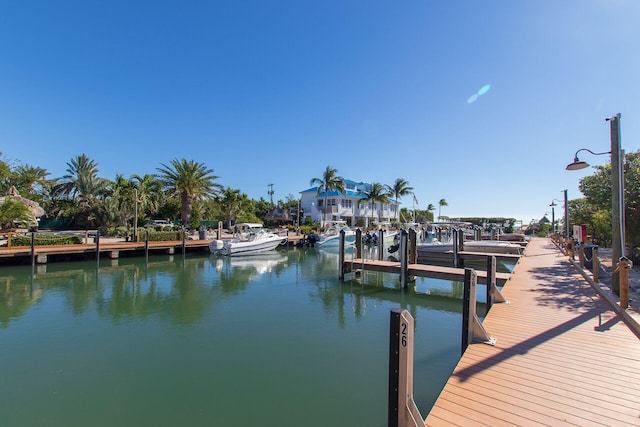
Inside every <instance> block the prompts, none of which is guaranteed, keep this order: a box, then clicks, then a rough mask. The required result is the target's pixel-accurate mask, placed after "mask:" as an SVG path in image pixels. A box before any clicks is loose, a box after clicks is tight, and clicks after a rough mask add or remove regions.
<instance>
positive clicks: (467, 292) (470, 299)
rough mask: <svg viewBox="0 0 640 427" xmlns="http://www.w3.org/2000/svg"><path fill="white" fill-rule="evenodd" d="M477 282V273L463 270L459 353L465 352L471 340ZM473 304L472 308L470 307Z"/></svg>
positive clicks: (468, 269)
mask: <svg viewBox="0 0 640 427" xmlns="http://www.w3.org/2000/svg"><path fill="white" fill-rule="evenodd" d="M477 281H478V277H477V273H476V272H475V270H473V269H471V268H465V269H464V294H463V299H462V348H461V350H462V351H461V353H460V354H464V352H465V351H466V350H467V347H469V344H471V341H472V340H473V332H472V330H473V326H472V324H471V322H472V318H473V312H474V311H475V310H474V309H475V305H476V300H475V295H476V293H475V291H476V283H477ZM472 294H473V295H472ZM471 304H473V307H471Z"/></svg>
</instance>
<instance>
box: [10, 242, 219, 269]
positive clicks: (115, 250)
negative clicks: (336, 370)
mask: <svg viewBox="0 0 640 427" xmlns="http://www.w3.org/2000/svg"><path fill="white" fill-rule="evenodd" d="M209 242H211V240H185V241H184V247H185V251H208V250H209ZM182 244H183V242H182V241H181V240H176V241H162V242H149V246H148V250H149V252H150V253H151V252H154V253H158V252H165V253H168V254H174V253H181V251H182ZM97 250H99V251H100V256H106V257H108V258H118V256H119V254H120V252H137V253H138V254H141V255H144V251H145V243H144V242H100V245H99V248H98V247H97V246H96V245H95V244H78V245H52V246H36V247H35V255H36V258H37V261H36V262H37V263H39V264H44V263H46V262H47V259H48V257H55V256H81V257H82V256H85V257H86V256H89V257H90V256H95V255H96V251H97ZM30 257H31V247H30V246H13V247H10V248H7V247H3V248H0V260H1V259H7V258H9V259H14V260H19V259H22V260H23V261H24V260H25V259H29V258H30Z"/></svg>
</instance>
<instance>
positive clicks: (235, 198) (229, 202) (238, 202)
mask: <svg viewBox="0 0 640 427" xmlns="http://www.w3.org/2000/svg"><path fill="white" fill-rule="evenodd" d="M219 201H220V208H221V209H222V211H223V212H224V216H225V219H226V220H227V228H228V229H229V230H231V221H233V220H234V219H236V218H237V217H238V216H239V215H240V214H241V213H242V207H243V204H244V197H243V194H242V193H240V190H234V189H233V188H230V187H227V188H225V189H224V191H223V192H222V195H221V196H220V198H219Z"/></svg>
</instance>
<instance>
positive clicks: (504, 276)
mask: <svg viewBox="0 0 640 427" xmlns="http://www.w3.org/2000/svg"><path fill="white" fill-rule="evenodd" d="M400 268H401V267H400V263H399V262H393V261H374V260H366V259H362V258H356V259H351V260H345V261H344V272H345V273H351V272H355V271H358V270H366V271H378V272H381V273H395V274H400ZM408 273H409V275H410V276H418V277H431V278H434V279H443V280H454V281H456V280H457V281H462V279H464V268H453V267H442V266H437V265H426V264H409V266H408ZM477 273H478V283H486V280H487V272H486V271H481V270H478V271H477ZM510 276H511V275H510V273H496V280H497V281H498V283H501V282H502V283H504V282H506V281H507V280H509V277H510Z"/></svg>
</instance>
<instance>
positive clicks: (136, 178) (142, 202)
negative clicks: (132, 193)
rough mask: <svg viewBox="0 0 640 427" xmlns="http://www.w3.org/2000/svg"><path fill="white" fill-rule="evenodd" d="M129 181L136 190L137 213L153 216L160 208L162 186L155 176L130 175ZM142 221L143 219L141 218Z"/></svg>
mask: <svg viewBox="0 0 640 427" xmlns="http://www.w3.org/2000/svg"><path fill="white" fill-rule="evenodd" d="M131 181H132V182H133V183H134V186H135V188H136V189H137V190H138V194H137V197H138V198H137V200H136V202H137V203H138V209H139V212H142V213H149V214H151V215H155V214H156V213H157V212H158V209H159V208H160V201H161V200H162V184H161V183H160V181H158V179H156V177H155V176H153V175H149V174H145V175H144V176H142V177H141V176H140V175H132V176H131ZM143 219H144V217H143Z"/></svg>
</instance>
